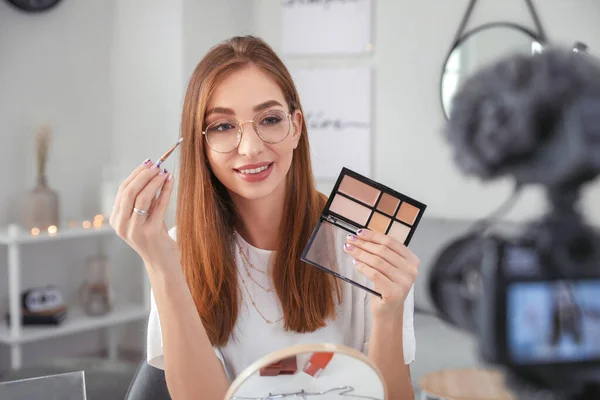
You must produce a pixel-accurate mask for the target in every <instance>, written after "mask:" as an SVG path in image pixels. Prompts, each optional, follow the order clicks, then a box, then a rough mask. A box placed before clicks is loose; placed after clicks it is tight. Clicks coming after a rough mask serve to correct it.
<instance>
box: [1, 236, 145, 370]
mask: <svg viewBox="0 0 600 400" xmlns="http://www.w3.org/2000/svg"><path fill="white" fill-rule="evenodd" d="M107 236H115V237H116V234H115V232H114V230H113V229H112V227H110V226H109V225H105V226H102V227H99V228H95V227H90V228H66V229H59V230H58V231H57V232H56V233H55V234H47V233H40V234H39V235H36V236H34V235H31V234H30V233H28V232H24V231H22V230H20V229H19V228H17V227H15V226H11V227H9V228H8V229H5V230H2V231H0V245H5V246H7V247H8V292H9V313H10V315H11V319H10V325H8V324H7V323H6V321H5V320H4V318H2V319H1V322H0V344H4V345H8V346H9V347H10V350H11V351H10V358H11V360H10V365H11V368H12V369H19V368H21V367H22V346H23V345H25V344H27V343H31V342H36V341H40V340H45V339H50V338H56V337H61V336H65V335H71V334H75V333H80V332H85V331H92V330H97V329H105V330H106V335H107V350H108V357H109V358H111V359H116V358H117V351H118V333H119V330H118V329H119V325H121V324H124V323H128V322H133V321H139V320H143V319H145V318H147V316H148V313H149V311H150V284H149V282H148V280H147V279H143V282H144V303H143V304H117V305H116V307H115V308H114V309H113V310H112V311H111V312H110V313H108V314H106V315H103V316H87V315H85V314H84V313H83V312H82V310H81V309H77V308H72V307H70V308H69V310H68V315H67V318H66V319H65V320H64V321H63V322H62V323H61V324H60V325H46V326H25V327H24V326H22V324H21V307H20V305H21V289H22V287H21V268H22V265H21V250H22V249H21V246H23V245H32V244H35V243H43V242H49V241H62V240H71V239H83V238H93V237H97V238H103V237H107ZM13 315H17V316H18V318H12V316H13Z"/></svg>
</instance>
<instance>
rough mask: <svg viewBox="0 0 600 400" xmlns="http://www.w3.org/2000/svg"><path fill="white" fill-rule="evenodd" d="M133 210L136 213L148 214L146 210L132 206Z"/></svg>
mask: <svg viewBox="0 0 600 400" xmlns="http://www.w3.org/2000/svg"><path fill="white" fill-rule="evenodd" d="M133 212H134V213H136V214H138V215H148V211H146V210H140V209H139V208H136V207H133Z"/></svg>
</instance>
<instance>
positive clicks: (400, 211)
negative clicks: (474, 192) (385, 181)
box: [302, 168, 427, 294]
mask: <svg viewBox="0 0 600 400" xmlns="http://www.w3.org/2000/svg"><path fill="white" fill-rule="evenodd" d="M426 207H427V206H426V205H425V204H423V203H421V202H419V201H417V200H415V199H412V198H410V197H408V196H406V195H403V194H401V193H398V192H396V191H395V190H392V189H390V188H388V187H387V186H384V185H382V184H380V183H377V182H375V181H373V180H371V179H369V178H367V177H365V176H362V175H360V174H358V173H356V172H354V171H351V170H349V169H347V168H343V169H342V172H341V174H340V176H339V177H338V180H337V182H336V184H335V186H334V189H333V191H332V193H331V196H330V197H329V200H328V201H327V204H326V205H325V208H324V210H323V212H322V214H321V219H320V222H319V224H318V225H317V227H316V228H315V230H314V231H313V234H312V236H311V239H310V240H309V242H308V245H307V246H306V248H305V250H304V252H303V255H302V260H303V261H305V262H307V263H309V264H311V265H313V266H316V267H318V268H321V269H323V270H326V271H327V272H330V273H333V274H334V275H335V276H338V277H340V278H342V279H344V280H346V281H349V282H350V283H352V284H355V285H357V286H360V287H361V288H363V289H366V290H368V291H369V292H371V293H374V294H378V293H377V292H375V291H373V290H371V289H368V288H365V287H364V286H363V285H360V284H358V283H357V282H355V281H354V280H352V279H349V278H348V277H345V276H343V274H340V272H341V271H342V269H341V268H340V266H339V264H340V263H341V262H348V261H349V262H351V259H345V260H337V259H336V258H339V257H333V254H336V251H335V250H336V249H334V248H331V247H332V246H339V245H340V241H342V240H343V241H345V237H346V235H347V234H348V233H353V234H355V233H356V231H358V230H359V229H365V228H366V229H370V230H372V231H376V232H381V233H383V234H386V235H390V236H392V237H394V238H395V239H397V240H398V241H399V242H401V243H403V244H405V245H408V243H409V242H410V239H411V238H412V236H413V234H414V231H415V229H416V228H417V225H418V223H419V221H420V219H421V216H422V215H423V212H424V211H425V208H426ZM342 245H343V242H342ZM340 257H342V258H346V256H344V255H341V256H340Z"/></svg>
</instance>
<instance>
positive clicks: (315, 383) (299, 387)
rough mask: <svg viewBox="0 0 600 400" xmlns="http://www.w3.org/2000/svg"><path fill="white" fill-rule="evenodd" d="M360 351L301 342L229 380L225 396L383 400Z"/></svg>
mask: <svg viewBox="0 0 600 400" xmlns="http://www.w3.org/2000/svg"><path fill="white" fill-rule="evenodd" d="M383 382H384V381H383V376H382V375H381V372H380V371H379V370H378V369H377V367H376V366H375V364H374V363H373V362H372V361H371V360H370V359H369V358H368V357H367V356H365V355H364V354H363V353H361V352H359V351H357V350H355V349H352V348H350V347H346V346H341V345H336V344H327V343H319V344H306V345H296V346H291V347H287V348H284V349H282V350H279V351H276V352H274V353H271V354H268V355H266V356H264V357H262V358H261V359H259V360H257V361H256V362H254V363H253V364H251V365H250V366H249V367H248V368H246V369H245V370H244V371H243V372H242V373H241V374H240V375H238V377H237V378H236V379H235V380H234V381H233V383H232V384H231V386H230V387H229V390H228V391H227V394H226V395H225V399H226V400H254V399H256V400H259V399H288V398H289V399H311V398H314V399H338V400H342V399H367V400H369V399H370V400H384V399H386V398H387V388H386V387H385V385H384V383H383Z"/></svg>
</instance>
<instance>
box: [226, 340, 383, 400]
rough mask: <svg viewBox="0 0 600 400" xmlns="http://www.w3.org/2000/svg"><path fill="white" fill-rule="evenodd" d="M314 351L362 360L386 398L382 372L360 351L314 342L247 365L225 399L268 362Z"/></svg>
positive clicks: (292, 347) (266, 356)
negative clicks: (381, 385)
mask: <svg viewBox="0 0 600 400" xmlns="http://www.w3.org/2000/svg"><path fill="white" fill-rule="evenodd" d="M315 352H333V353H336V354H343V355H346V356H350V357H354V358H357V359H358V360H359V361H362V362H364V363H365V364H367V365H368V366H369V367H371V368H373V370H374V371H375V372H376V373H377V376H378V377H379V380H380V381H381V383H382V384H383V398H384V399H387V398H388V388H387V384H386V383H385V379H384V378H383V374H382V373H381V371H380V370H379V368H377V365H375V363H374V362H373V361H372V360H371V359H370V358H369V357H367V356H366V355H364V354H363V353H361V352H360V351H358V350H356V349H353V348H351V347H348V346H343V345H339V344H333V343H315V344H297V345H293V346H290V347H285V348H283V349H281V350H277V351H274V352H272V353H269V354H267V355H265V356H263V357H261V358H259V359H258V360H256V361H255V362H253V363H252V364H250V365H249V366H247V367H246V368H245V369H244V370H243V371H242V373H241V374H239V375H238V376H237V377H236V378H235V379H234V381H233V382H232V383H231V385H229V389H228V390H227V393H226V394H225V400H230V399H231V398H233V396H234V395H235V393H236V392H237V391H238V390H239V389H240V387H242V385H243V384H244V382H246V381H247V380H248V379H249V378H250V377H251V376H252V375H254V374H255V373H257V372H258V371H260V369H261V368H264V367H266V366H268V365H270V364H273V363H275V362H277V361H279V360H281V359H284V358H287V357H291V356H294V355H297V354H301V353H315Z"/></svg>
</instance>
